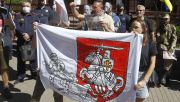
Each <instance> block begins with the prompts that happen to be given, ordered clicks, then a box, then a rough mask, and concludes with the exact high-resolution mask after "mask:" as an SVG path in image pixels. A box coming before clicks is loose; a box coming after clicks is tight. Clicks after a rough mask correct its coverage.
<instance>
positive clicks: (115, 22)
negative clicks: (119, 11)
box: [112, 13, 121, 32]
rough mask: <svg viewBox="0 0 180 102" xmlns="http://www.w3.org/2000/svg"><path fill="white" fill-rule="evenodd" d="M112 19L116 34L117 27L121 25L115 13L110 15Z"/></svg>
mask: <svg viewBox="0 0 180 102" xmlns="http://www.w3.org/2000/svg"><path fill="white" fill-rule="evenodd" d="M112 19H113V21H114V29H115V32H117V31H118V28H119V26H120V25H121V21H120V19H119V17H118V16H117V15H116V14H115V13H112Z"/></svg>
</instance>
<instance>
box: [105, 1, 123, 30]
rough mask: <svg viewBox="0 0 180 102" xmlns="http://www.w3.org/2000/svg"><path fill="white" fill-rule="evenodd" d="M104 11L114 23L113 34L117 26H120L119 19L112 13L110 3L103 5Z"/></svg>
mask: <svg viewBox="0 0 180 102" xmlns="http://www.w3.org/2000/svg"><path fill="white" fill-rule="evenodd" d="M104 11H105V13H106V14H108V15H110V16H111V17H112V19H113V21H114V30H115V32H117V31H118V28H119V26H120V25H121V22H120V19H119V17H118V16H117V15H116V14H115V13H114V12H112V4H111V3H110V2H106V3H105V5H104Z"/></svg>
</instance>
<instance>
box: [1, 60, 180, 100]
mask: <svg viewBox="0 0 180 102" xmlns="http://www.w3.org/2000/svg"><path fill="white" fill-rule="evenodd" d="M10 66H11V67H12V68H11V69H10V87H11V89H12V93H13V99H11V100H6V99H4V98H3V97H2V96H0V102H29V100H30V98H31V95H32V93H33V90H34V85H35V80H28V79H27V80H25V81H24V82H23V83H18V84H16V85H15V86H13V83H14V80H15V79H16V58H13V60H11V61H10ZM27 74H29V71H28V72H27ZM0 89H2V81H0ZM63 99H64V102H76V101H73V100H71V99H69V98H67V97H64V98H63ZM40 102H54V99H53V95H52V91H51V90H46V91H45V92H44V94H43V96H42V97H41V101H40ZM146 102H180V81H177V80H172V81H171V85H170V86H169V87H164V86H162V87H161V88H151V89H150V97H149V98H148V99H147V100H146Z"/></svg>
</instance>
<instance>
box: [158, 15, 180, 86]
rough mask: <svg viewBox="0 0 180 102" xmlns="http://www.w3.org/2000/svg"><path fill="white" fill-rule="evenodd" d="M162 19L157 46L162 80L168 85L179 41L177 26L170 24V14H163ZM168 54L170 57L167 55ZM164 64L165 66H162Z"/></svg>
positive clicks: (162, 82)
mask: <svg viewBox="0 0 180 102" xmlns="http://www.w3.org/2000/svg"><path fill="white" fill-rule="evenodd" d="M161 19H162V21H161V23H160V26H159V28H158V29H157V47H158V53H159V54H158V65H160V66H158V68H159V74H160V82H161V84H163V85H168V82H169V78H168V76H169V74H170V70H171V67H172V65H173V61H174V60H176V59H175V58H174V57H173V56H174V53H175V47H176V42H177V35H176V27H175V26H174V25H173V24H170V15H169V14H163V15H162V18H161ZM167 55H168V57H169V58H167V57H166V56H167ZM162 65H163V67H162Z"/></svg>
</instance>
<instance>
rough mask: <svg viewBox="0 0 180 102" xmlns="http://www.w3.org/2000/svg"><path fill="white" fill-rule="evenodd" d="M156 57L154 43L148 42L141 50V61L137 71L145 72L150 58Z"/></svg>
mask: <svg viewBox="0 0 180 102" xmlns="http://www.w3.org/2000/svg"><path fill="white" fill-rule="evenodd" d="M156 55H157V48H156V43H155V42H153V41H149V42H148V43H147V44H146V45H145V46H143V47H142V50H141V60H140V67H139V71H147V69H148V68H149V65H150V61H151V56H156Z"/></svg>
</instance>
